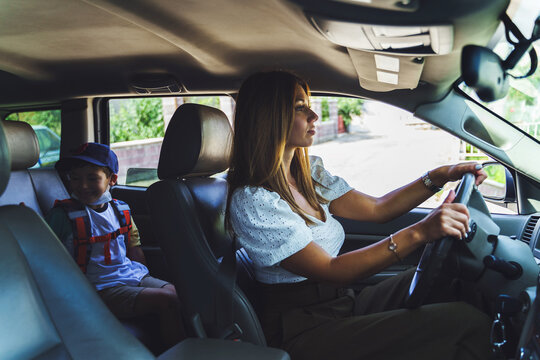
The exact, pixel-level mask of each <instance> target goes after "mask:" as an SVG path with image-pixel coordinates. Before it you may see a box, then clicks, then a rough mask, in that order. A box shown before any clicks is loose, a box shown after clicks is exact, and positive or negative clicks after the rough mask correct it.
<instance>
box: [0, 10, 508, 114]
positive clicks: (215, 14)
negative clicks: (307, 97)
mask: <svg viewBox="0 0 540 360" xmlns="http://www.w3.org/2000/svg"><path fill="white" fill-rule="evenodd" d="M298 3H301V2H300V1H296V3H293V2H289V1H286V0H268V1H252V0H239V1H234V2H230V3H226V5H225V4H223V3H216V2H213V1H183V2H182V3H178V2H176V1H174V0H145V1H141V0H139V1H130V2H121V1H114V0H82V1H72V0H50V1H47V2H43V1H41V0H27V1H24V2H8V3H7V4H4V7H3V11H2V15H3V16H2V21H0V33H1V34H2V37H0V83H2V84H4V86H2V88H1V89H0V107H9V106H13V105H24V104H39V103H51V102H58V101H61V100H64V99H70V98H78V97H94V96H112V95H120V94H129V93H130V91H131V90H130V86H129V84H130V78H131V77H132V76H133V75H135V74H140V73H168V74H171V75H173V76H175V77H176V78H177V79H178V80H179V81H180V82H181V83H182V84H183V85H184V86H185V88H186V89H187V91H188V92H190V93H191V92H194V93H202V92H212V93H216V92H220V93H231V92H235V91H237V89H238V88H239V86H240V84H241V81H242V79H244V78H245V77H246V76H247V75H249V74H250V73H252V72H254V71H259V70H265V69H288V70H291V71H294V72H296V73H297V74H299V75H300V76H302V77H304V78H306V79H307V80H308V82H309V83H310V85H311V87H312V89H313V90H314V91H321V92H333V93H341V94H349V95H355V96H361V97H366V98H373V99H380V100H382V101H386V102H390V103H393V104H395V105H401V104H404V105H405V108H408V109H414V108H415V107H416V106H417V105H418V104H420V103H425V102H431V101H436V100H438V99H440V98H442V97H443V96H444V94H446V93H447V92H448V91H449V89H450V87H451V84H452V83H453V82H454V81H455V80H456V79H457V78H458V77H459V57H460V54H461V47H462V46H463V45H465V44H467V43H475V44H481V45H485V44H487V42H488V41H489V39H490V38H491V36H492V34H493V33H494V31H495V29H496V27H497V25H498V17H499V15H500V13H501V12H502V11H504V9H505V8H506V7H507V6H508V1H507V0H497V1H493V0H482V1H475V2H473V4H471V3H470V1H469V0H458V1H454V2H452V4H453V5H452V6H450V5H448V4H447V1H446V0H431V1H426V2H422V3H421V5H422V6H421V8H420V9H419V10H418V11H417V12H412V13H400V14H398V13H397V12H393V11H388V10H381V9H373V8H366V7H358V9H359V10H361V11H357V12H355V13H351V12H349V13H347V16H348V17H354V19H353V20H355V21H365V19H370V20H371V21H372V22H377V23H381V24H385V23H391V24H395V23H396V21H400V22H401V23H403V24H417V23H418V22H419V21H420V20H419V19H425V18H429V19H430V20H429V21H431V22H432V23H437V24H441V23H445V24H448V23H450V24H452V25H453V26H454V27H455V36H454V42H455V44H454V50H453V51H452V52H451V53H450V54H448V55H443V56H427V57H425V64H424V67H423V69H422V74H421V76H420V84H419V86H418V87H417V88H415V89H412V90H408V89H407V90H394V91H392V92H390V93H388V92H379V91H368V90H366V89H363V88H362V87H361V86H360V82H359V79H358V73H357V71H356V69H355V66H354V64H353V59H352V58H351V56H350V52H349V51H348V50H347V48H345V47H342V46H338V45H335V44H333V43H331V42H330V41H328V40H327V39H326V38H324V37H323V36H322V35H321V34H320V33H319V32H318V31H317V30H316V29H315V28H314V27H313V26H312V25H311V24H310V22H309V20H308V18H307V17H306V15H305V12H304V8H303V6H304V5H305V4H304V5H302V4H300V5H299V4H298ZM321 3H322V4H323V5H324V4H325V3H332V2H322V1H313V2H312V4H321ZM424 3H426V4H424ZM441 9H443V10H444V11H442V10H441ZM323 10H324V8H323ZM310 11H312V9H310ZM319 11H322V10H320V9H319ZM326 11H327V13H326V14H330V15H332V14H333V13H332V11H330V10H328V9H326ZM333 15H335V14H333ZM340 16H344V15H343V13H340ZM423 21H426V20H423ZM246 29H248V30H246ZM372 57H373V53H370V52H367V51H354V59H355V60H354V61H357V60H359V61H361V62H362V61H364V62H366V61H367V60H366V59H371V58H372ZM383 88H384V86H381V88H380V89H379V90H381V89H382V90H384V89H383ZM372 89H375V90H377V87H376V84H375V87H374V88H373V87H372ZM400 103H401V104H400Z"/></svg>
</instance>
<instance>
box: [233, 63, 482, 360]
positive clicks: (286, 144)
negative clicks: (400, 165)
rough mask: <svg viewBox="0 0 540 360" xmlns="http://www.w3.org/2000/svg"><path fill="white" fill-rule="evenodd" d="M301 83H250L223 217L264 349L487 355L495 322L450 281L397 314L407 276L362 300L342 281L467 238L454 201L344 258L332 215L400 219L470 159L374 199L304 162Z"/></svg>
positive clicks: (311, 125)
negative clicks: (247, 280) (238, 249)
mask: <svg viewBox="0 0 540 360" xmlns="http://www.w3.org/2000/svg"><path fill="white" fill-rule="evenodd" d="M309 95H310V93H309V88H308V85H307V84H306V82H305V81H303V80H302V79H300V78H299V77H297V76H295V75H293V74H291V73H288V72H284V71H272V72H261V73H257V74H254V75H252V76H250V77H249V78H248V79H246V81H245V82H244V83H243V85H242V87H241V88H240V91H239V94H238V97H237V102H236V110H235V135H234V141H233V157H232V162H231V166H230V170H229V175H228V183H229V197H228V205H227V213H226V221H227V226H228V228H229V230H231V231H232V232H233V233H234V235H235V236H236V237H237V241H238V242H239V244H240V245H241V246H243V247H244V248H245V250H246V251H247V253H248V255H249V257H250V258H251V260H252V261H253V264H254V271H255V277H256V279H257V281H258V285H259V291H258V294H259V295H260V298H261V301H260V304H259V306H258V308H257V312H258V315H259V318H260V320H261V324H262V327H263V330H264V333H265V336H266V338H267V341H268V344H269V345H270V346H276V347H280V348H283V349H285V350H286V351H288V352H289V354H290V355H291V357H292V359H487V358H489V357H490V356H491V350H490V345H489V326H490V320H489V317H488V316H487V315H485V314H484V313H483V312H481V311H480V310H478V309H477V308H475V307H473V306H472V305H469V304H467V303H465V302H462V301H456V300H462V299H463V298H464V295H463V294H462V293H464V291H461V292H460V291H458V290H460V288H459V287H458V286H457V285H456V284H455V283H450V282H447V283H444V284H438V286H436V288H434V289H432V291H431V295H430V298H429V299H428V300H427V303H430V304H429V305H423V306H421V307H419V308H417V309H414V310H407V309H404V308H403V307H404V302H405V299H406V297H407V294H408V288H409V285H410V283H411V279H412V277H413V275H414V271H412V270H414V269H412V270H410V271H406V272H404V273H402V274H401V275H397V276H394V277H392V278H390V279H388V280H385V281H383V282H380V283H379V284H376V285H373V286H368V287H365V288H363V289H362V290H361V291H360V292H359V293H358V294H355V293H354V292H353V291H352V290H350V289H347V288H346V286H347V284H351V283H352V282H354V281H357V280H359V279H363V278H366V277H369V276H371V275H373V274H376V273H378V272H380V271H381V270H383V269H385V268H386V267H388V266H389V265H391V264H394V263H397V262H400V261H401V260H402V259H403V258H404V257H406V256H407V255H408V254H410V253H411V252H413V251H414V250H416V249H418V248H420V247H421V246H423V245H425V244H426V243H429V242H432V241H435V240H438V239H440V238H442V237H445V236H451V237H453V238H456V239H461V238H463V237H465V236H466V234H467V231H468V221H469V214H468V211H467V208H466V206H464V205H462V204H454V203H452V200H453V198H454V197H455V194H454V192H453V191H451V193H450V195H449V196H448V198H447V199H446V200H445V201H444V203H443V204H442V205H441V206H439V207H438V208H436V209H434V210H433V211H432V212H431V213H430V214H429V215H428V216H426V217H425V218H424V219H422V220H421V221H419V222H418V223H416V224H413V225H411V226H409V227H407V228H404V229H402V230H400V231H398V232H396V233H393V234H391V235H390V236H389V237H387V238H385V239H382V240H380V241H378V242H377V243H374V244H373V245H370V246H368V247H364V248H361V249H358V250H355V251H351V252H347V253H342V254H341V253H340V249H341V247H342V245H343V242H344V238H345V233H344V230H343V227H342V226H341V224H340V223H339V222H338V221H337V220H335V219H334V218H333V216H340V217H343V218H349V219H353V220H358V221H369V222H376V223H384V222H387V221H389V220H392V219H394V218H396V217H398V216H400V215H402V214H405V213H407V212H408V211H410V210H411V209H413V208H414V207H416V206H418V205H419V204H420V203H422V202H423V201H425V200H426V199H428V198H429V197H430V196H432V195H433V194H434V192H437V191H439V190H440V188H441V187H442V186H443V185H444V184H445V183H446V182H448V181H455V180H458V179H460V178H461V177H462V176H463V174H465V173H467V172H471V173H473V174H474V175H475V176H476V183H477V184H479V183H481V182H482V181H483V180H484V179H485V177H486V174H485V173H484V171H483V170H481V167H480V166H479V165H477V164H475V163H463V164H457V165H452V166H441V167H439V168H436V169H434V170H431V171H429V172H427V173H425V174H424V175H423V176H422V177H419V178H418V179H417V180H416V181H414V182H412V183H410V184H407V185H405V186H403V187H401V188H399V189H396V190H394V191H392V192H390V193H388V194H386V195H384V196H382V197H379V198H376V197H372V196H369V195H366V194H364V193H362V192H360V191H357V190H355V189H352V188H351V187H350V186H349V185H348V184H347V183H346V182H345V180H343V179H342V178H340V177H337V176H332V175H331V174H330V173H329V172H328V171H327V170H325V168H324V165H323V162H322V160H321V158H318V157H313V156H312V157H309V156H308V150H307V149H308V147H309V146H310V145H311V144H312V143H313V137H314V135H315V131H316V126H315V123H316V121H317V119H318V116H317V115H316V114H315V113H314V112H313V111H312V110H311V109H310V107H309Z"/></svg>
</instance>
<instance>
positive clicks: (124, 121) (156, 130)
mask: <svg viewBox="0 0 540 360" xmlns="http://www.w3.org/2000/svg"><path fill="white" fill-rule="evenodd" d="M109 117H110V124H111V143H115V142H119V141H129V140H140V139H148V138H154V137H163V135H164V134H165V128H164V123H163V104H162V102H161V98H140V99H121V100H112V101H111V106H110V113H109Z"/></svg>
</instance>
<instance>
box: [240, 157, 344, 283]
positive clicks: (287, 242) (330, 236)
mask: <svg viewBox="0 0 540 360" xmlns="http://www.w3.org/2000/svg"><path fill="white" fill-rule="evenodd" d="M310 162H311V176H312V178H313V179H314V180H315V181H316V182H318V183H320V184H322V185H323V186H316V191H317V192H318V193H319V194H320V195H321V196H322V197H324V198H325V199H326V200H328V201H330V202H331V201H332V200H334V199H337V198H339V197H341V196H342V195H344V194H345V193H347V192H348V191H350V190H352V188H351V187H350V186H349V185H348V184H347V183H346V182H345V180H343V179H342V178H340V177H338V176H332V175H331V174H330V173H329V172H328V171H326V170H325V169H324V166H323V163H322V160H321V158H319V157H316V156H311V157H310ZM329 205H330V204H323V205H321V206H322V208H323V210H324V212H325V215H326V222H323V221H321V220H319V219H317V218H315V217H313V216H309V215H307V216H308V217H309V218H310V219H311V220H312V221H313V222H314V223H315V224H313V225H310V226H308V225H306V223H305V221H304V220H303V219H302V218H301V217H300V215H298V214H297V213H295V212H293V211H292V209H291V207H290V206H289V204H288V203H287V202H286V201H285V200H283V199H282V198H281V197H280V196H279V195H278V194H277V193H276V192H273V191H269V190H266V189H264V188H262V187H256V186H245V187H243V188H238V189H236V190H235V191H234V193H233V194H232V197H231V205H230V206H231V207H230V214H231V215H230V216H231V224H232V227H233V229H234V231H235V233H236V234H237V240H238V243H239V244H240V245H241V246H242V247H244V248H245V250H246V252H247V253H248V255H249V257H250V259H251V260H252V261H253V264H254V270H255V277H256V279H257V280H258V281H260V282H263V283H267V284H275V283H293V282H299V281H303V280H306V278H305V277H302V276H298V275H296V274H293V273H291V272H289V271H287V270H285V269H283V268H282V267H280V266H279V264H280V262H281V261H282V260H283V259H286V258H288V257H289V256H291V255H293V254H295V253H297V252H298V251H300V250H302V249H303V248H305V247H306V246H307V245H308V244H309V243H310V242H311V241H314V242H315V243H316V244H317V245H319V246H320V247H322V248H323V249H324V250H325V251H326V252H327V253H328V254H330V255H331V256H337V254H338V253H339V250H340V249H341V246H342V245H343V241H344V240H345V232H344V231H343V227H342V226H341V224H340V223H339V222H338V221H337V220H335V219H334V218H333V217H332V215H331V214H330V212H329V210H328V207H329Z"/></svg>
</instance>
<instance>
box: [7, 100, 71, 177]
mask: <svg viewBox="0 0 540 360" xmlns="http://www.w3.org/2000/svg"><path fill="white" fill-rule="evenodd" d="M6 120H11V121H24V122H27V123H29V124H30V125H32V128H33V129H34V131H35V132H36V136H37V139H38V143H39V159H38V162H37V163H36V165H34V168H36V167H52V166H54V164H55V163H56V162H57V161H58V159H59V158H60V126H61V123H60V120H61V113H60V110H43V111H26V112H17V113H11V114H9V115H8V116H7V117H6Z"/></svg>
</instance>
